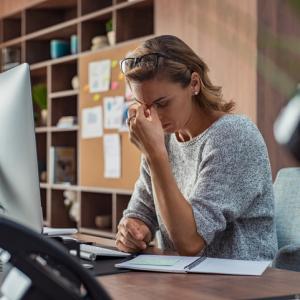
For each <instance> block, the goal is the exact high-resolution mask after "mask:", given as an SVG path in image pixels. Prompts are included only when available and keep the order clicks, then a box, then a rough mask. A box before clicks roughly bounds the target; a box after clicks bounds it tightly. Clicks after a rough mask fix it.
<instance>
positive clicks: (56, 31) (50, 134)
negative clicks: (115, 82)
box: [0, 0, 155, 238]
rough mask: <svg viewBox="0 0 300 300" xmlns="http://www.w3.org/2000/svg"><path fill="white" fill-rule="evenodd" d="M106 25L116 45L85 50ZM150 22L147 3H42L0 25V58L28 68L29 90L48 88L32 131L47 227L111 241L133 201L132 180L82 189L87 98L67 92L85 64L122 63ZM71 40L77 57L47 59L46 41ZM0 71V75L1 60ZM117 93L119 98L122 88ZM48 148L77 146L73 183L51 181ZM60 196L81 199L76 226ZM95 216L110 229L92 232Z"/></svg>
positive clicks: (80, 0)
mask: <svg viewBox="0 0 300 300" xmlns="http://www.w3.org/2000/svg"><path fill="white" fill-rule="evenodd" d="M109 19H112V21H113V29H114V30H115V32H116V45H115V46H106V47H104V48H102V49H100V50H96V51H91V50H90V47H91V41H92V38H93V37H94V36H96V35H101V34H105V33H106V27H105V23H106V22H107V21H108V20H109ZM154 19H155V18H154V1H153V0H134V1H127V0H101V1H95V0H46V1H41V2H40V3H39V4H36V5H33V6H31V7H27V8H26V9H24V10H22V11H20V12H18V13H15V14H13V15H11V16H5V17H2V19H0V51H1V53H2V51H3V49H4V48H17V49H19V51H20V63H22V62H27V63H29V64H30V69H31V81H32V84H33V85H34V84H37V83H44V84H46V85H47V95H48V97H47V99H48V114H47V122H46V124H42V125H41V124H39V123H37V125H36V130H35V131H36V143H37V154H38V161H39V167H40V168H42V169H44V170H45V171H46V172H47V174H48V177H47V180H46V181H45V182H41V183H40V190H41V201H42V208H43V217H44V224H45V225H47V226H54V227H55V226H58V227H64V226H78V227H79V230H80V231H81V232H84V233H89V234H95V235H100V236H103V237H109V238H114V236H115V233H116V231H117V224H118V222H119V220H120V218H121V216H122V211H123V210H124V209H125V208H126V206H127V204H128V201H129V199H130V197H131V193H132V190H133V182H134V179H135V178H130V180H129V181H128V182H129V183H128V182H127V184H126V185H124V184H123V183H122V181H120V182H121V184H120V186H118V184H113V185H110V184H94V185H93V184H84V183H85V182H90V181H89V180H88V178H85V176H87V175H85V174H82V170H81V168H82V165H83V161H82V155H80V153H81V152H82V149H83V148H82V147H84V150H85V152H84V153H86V151H87V149H88V146H87V145H86V144H84V143H82V141H81V135H80V134H81V133H80V129H81V128H80V112H81V109H82V107H83V106H84V105H82V102H83V101H85V99H84V97H85V96H83V93H82V89H83V87H82V86H80V89H79V90H74V89H73V88H72V86H71V80H72V78H73V76H75V75H77V76H78V77H79V81H80V82H82V80H83V79H82V78H83V73H84V72H85V71H83V70H82V65H84V62H85V61H89V60H90V59H97V58H98V57H100V58H101V57H103V55H104V56H105V55H106V56H107V57H108V58H110V54H111V55H112V56H113V55H117V54H116V53H118V55H117V57H118V58H121V57H120V55H125V54H126V53H123V52H124V51H125V49H127V48H130V47H131V48H133V47H134V46H135V45H136V44H137V42H139V41H141V40H143V39H145V38H147V37H149V36H152V35H154V33H155V32H154V27H155V26H154ZM73 34H75V35H77V37H78V53H77V54H73V55H67V56H64V57H60V58H57V59H51V56H50V41H51V40H52V39H65V40H69V39H70V36H71V35H73ZM131 45H132V46H131ZM122 51H123V52H122ZM1 57H2V55H1ZM82 62H83V63H82ZM0 70H1V71H3V65H2V61H1V60H0ZM82 72H83V73H82ZM118 94H119V95H124V94H125V90H124V87H122V90H121V91H118ZM87 101H90V100H89V99H88V100H87ZM98 104H99V103H98ZM34 109H35V112H36V113H37V114H39V109H38V108H37V107H34ZM63 116H74V117H76V118H77V120H78V125H74V126H72V127H71V128H58V127H57V122H58V120H59V119H60V118H61V117H63ZM126 135H127V133H122V140H125V139H126V138H127V136H126ZM51 146H54V147H56V146H72V147H74V148H75V152H76V161H77V174H76V181H75V184H72V185H69V184H53V183H51V182H50V180H49V172H50V171H51V170H50V168H51V166H50V153H49V152H50V147H51ZM122 146H124V151H125V154H124V155H125V158H126V155H127V156H128V155H129V156H133V157H131V159H132V160H133V161H134V163H133V165H132V166H131V168H132V172H133V174H134V176H135V177H136V174H138V164H139V159H140V157H139V155H137V152H134V151H133V150H132V149H131V148H130V147H131V146H129V143H127V142H126V143H125V144H124V145H122ZM122 155H123V154H122ZM122 159H123V157H122ZM122 167H123V166H122ZM91 174H94V173H93V172H91ZM90 176H93V175H90ZM134 176H133V177H134ZM91 181H92V180H91ZM124 186H125V188H124ZM66 190H68V191H73V192H75V193H76V195H77V197H78V199H79V203H80V221H79V223H78V224H75V223H74V222H73V221H72V220H71V219H70V217H69V215H68V210H67V208H66V206H65V205H64V191H66ZM101 214H106V215H110V216H111V219H112V222H111V225H110V226H109V227H107V228H103V229H99V228H97V227H96V225H95V222H94V219H95V217H96V216H97V215H101Z"/></svg>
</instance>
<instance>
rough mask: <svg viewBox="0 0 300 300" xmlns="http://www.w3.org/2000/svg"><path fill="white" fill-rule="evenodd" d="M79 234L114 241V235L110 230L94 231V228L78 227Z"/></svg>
mask: <svg viewBox="0 0 300 300" xmlns="http://www.w3.org/2000/svg"><path fill="white" fill-rule="evenodd" d="M79 232H80V233H87V234H92V235H97V236H104V237H108V238H111V239H114V238H115V236H116V234H115V233H114V232H112V229H107V230H106V229H96V228H86V227H79Z"/></svg>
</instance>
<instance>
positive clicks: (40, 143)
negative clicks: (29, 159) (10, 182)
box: [36, 133, 47, 182]
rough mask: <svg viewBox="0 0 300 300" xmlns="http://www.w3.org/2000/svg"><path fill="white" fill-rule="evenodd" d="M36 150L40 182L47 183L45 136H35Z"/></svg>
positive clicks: (44, 134)
mask: <svg viewBox="0 0 300 300" xmlns="http://www.w3.org/2000/svg"><path fill="white" fill-rule="evenodd" d="M36 149H37V158H38V171H39V178H40V182H46V181H47V134H46V133H43V134H36Z"/></svg>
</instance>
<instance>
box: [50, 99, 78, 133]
mask: <svg viewBox="0 0 300 300" xmlns="http://www.w3.org/2000/svg"><path fill="white" fill-rule="evenodd" d="M65 116H73V117H76V118H77V96H69V97H65V98H55V99H53V100H52V112H51V126H57V123H58V121H59V119H60V118H61V117H65ZM74 125H76V124H74ZM61 129H62V128H61ZM63 129H68V128H63Z"/></svg>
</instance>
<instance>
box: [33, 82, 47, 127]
mask: <svg viewBox="0 0 300 300" xmlns="http://www.w3.org/2000/svg"><path fill="white" fill-rule="evenodd" d="M32 98H33V101H34V103H35V104H36V105H37V106H38V108H39V109H40V115H39V116H38V119H39V125H40V126H46V125H47V86H46V85H45V84H44V83H39V84H36V85H34V86H33V87H32Z"/></svg>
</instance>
